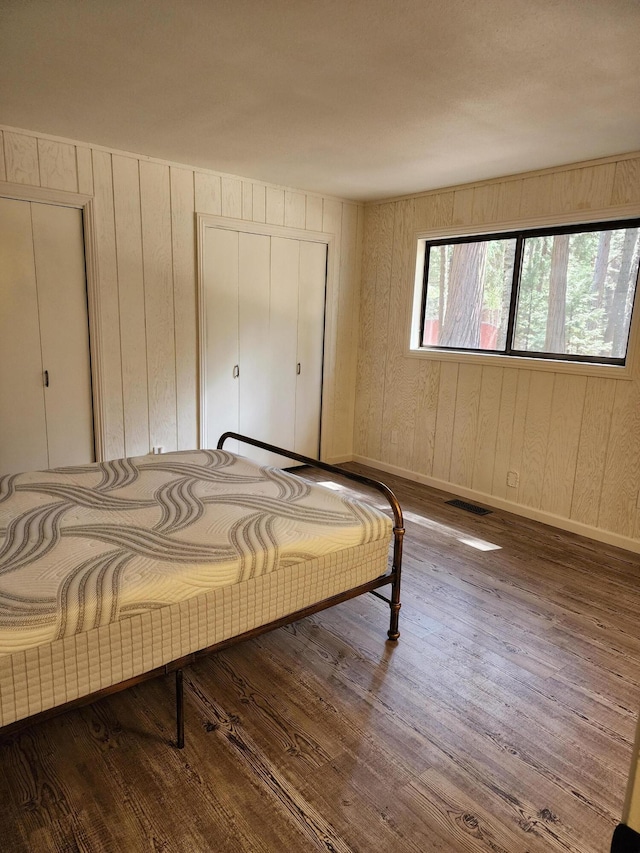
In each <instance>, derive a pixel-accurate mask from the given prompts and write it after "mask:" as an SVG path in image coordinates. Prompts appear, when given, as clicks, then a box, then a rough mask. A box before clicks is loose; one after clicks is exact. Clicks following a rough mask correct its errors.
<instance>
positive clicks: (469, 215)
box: [354, 155, 640, 550]
mask: <svg viewBox="0 0 640 853" xmlns="http://www.w3.org/2000/svg"><path fill="white" fill-rule="evenodd" d="M625 205H629V206H635V205H637V206H638V210H640V156H631V155H624V156H622V157H620V158H619V159H617V160H616V159H615V158H607V159H606V160H603V161H599V162H595V163H592V164H588V165H577V166H572V167H566V168H561V169H554V170H547V171H545V172H541V173H535V174H533V173H532V174H527V175H523V176H514V177H509V178H505V179H503V180H495V181H490V182H484V183H481V184H476V185H471V186H462V187H455V188H452V189H446V190H442V191H437V192H430V193H426V194H422V195H419V196H414V197H411V198H403V199H400V200H397V201H391V202H385V203H380V204H373V205H368V206H367V207H366V210H365V233H364V251H363V275H362V288H361V311H360V335H359V351H358V374H357V386H356V387H357V396H356V421H355V435H354V445H355V447H354V450H355V454H356V458H357V459H358V460H359V461H363V462H368V463H369V464H373V465H376V466H378V467H381V468H383V469H384V468H386V469H387V470H391V471H396V472H397V473H404V474H405V475H406V476H410V477H414V478H415V479H418V480H422V481H423V482H427V483H430V484H432V485H436V486H440V487H442V488H446V489H449V490H450V491H453V492H455V493H458V494H463V495H466V496H470V497H476V498H477V499H478V500H482V499H484V500H485V501H487V502H493V503H494V504H496V505H501V506H505V507H507V508H511V509H513V511H515V512H522V513H523V514H526V515H529V516H531V517H534V518H540V519H543V520H547V521H549V522H550V523H555V524H559V526H563V527H568V528H569V529H574V530H577V531H579V532H583V533H591V535H595V536H596V537H597V538H605V539H608V540H609V541H616V542H618V541H619V544H625V545H626V546H627V547H631V548H634V549H635V548H636V546H639V547H638V549H639V550H640V509H639V507H638V495H639V489H640V369H639V368H638V365H636V367H635V369H634V372H633V378H632V380H631V381H629V380H623V379H613V378H602V377H596V376H586V375H570V374H567V373H562V372H558V373H555V372H549V371H543V370H539V369H538V370H536V368H535V364H533V365H532V366H531V368H530V369H517V368H515V367H513V366H510V364H509V361H508V360H507V359H505V360H504V361H500V364H499V365H497V366H496V365H495V363H492V364H486V365H484V364H477V363H469V362H468V361H467V362H465V360H464V359H462V358H461V359H460V360H457V361H445V360H432V359H423V358H420V357H410V356H408V355H407V349H408V334H409V331H408V330H409V325H408V321H409V317H410V313H411V307H412V298H413V288H414V274H415V264H416V246H417V234H418V233H420V232H422V233H425V234H426V233H427V232H428V231H429V229H433V230H435V229H443V228H448V227H452V228H454V227H460V226H467V225H468V226H469V227H470V228H473V227H474V226H479V227H484V226H487V225H490V224H493V223H500V224H502V223H506V222H512V223H513V222H518V221H520V222H522V221H531V220H532V219H534V218H540V219H542V218H543V217H549V221H552V219H553V217H554V216H566V215H567V214H573V213H574V212H575V219H574V221H580V217H581V214H582V212H583V211H588V210H602V211H607V210H613V209H618V208H621V207H624V206H625ZM509 470H515V471H517V472H518V473H519V475H520V481H519V486H518V487H516V488H510V487H508V486H507V482H506V476H507V471H509Z"/></svg>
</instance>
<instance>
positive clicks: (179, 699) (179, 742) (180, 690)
mask: <svg viewBox="0 0 640 853" xmlns="http://www.w3.org/2000/svg"><path fill="white" fill-rule="evenodd" d="M176 746H177V747H178V749H183V748H184V679H183V675H182V670H181V669H176Z"/></svg>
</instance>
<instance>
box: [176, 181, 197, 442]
mask: <svg viewBox="0 0 640 853" xmlns="http://www.w3.org/2000/svg"><path fill="white" fill-rule="evenodd" d="M170 173H171V174H170V179H171V240H172V247H173V304H174V312H175V328H176V400H177V406H178V411H177V418H178V450H189V449H191V448H195V447H197V446H198V403H197V401H198V387H197V377H198V353H197V340H198V333H197V311H196V235H195V221H194V216H193V210H194V186H193V184H194V180H193V178H194V176H193V172H192V171H191V170H190V169H177V168H174V167H171V170H170Z"/></svg>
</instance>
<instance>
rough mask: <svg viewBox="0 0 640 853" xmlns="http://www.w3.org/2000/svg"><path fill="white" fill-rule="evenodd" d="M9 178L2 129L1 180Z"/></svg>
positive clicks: (0, 141) (0, 138) (0, 146)
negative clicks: (5, 162) (5, 163)
mask: <svg viewBox="0 0 640 853" xmlns="http://www.w3.org/2000/svg"><path fill="white" fill-rule="evenodd" d="M6 180H7V170H6V167H5V165H4V134H3V132H2V131H1V130H0V181H6Z"/></svg>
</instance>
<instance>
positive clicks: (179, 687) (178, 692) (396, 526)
mask: <svg viewBox="0 0 640 853" xmlns="http://www.w3.org/2000/svg"><path fill="white" fill-rule="evenodd" d="M227 439H234V440H237V441H240V442H241V443H243V444H249V445H252V446H253V447H259V448H261V449H262V450H267V451H269V452H270V453H276V454H278V455H279V456H284V457H286V458H288V459H293V460H295V461H296V462H300V463H302V464H303V465H309V466H310V467H313V468H319V469H320V470H322V471H328V472H330V473H333V474H338V475H339V476H341V477H347V478H348V479H350V480H354V481H355V482H356V483H360V484H361V485H364V486H369V487H371V488H373V489H376V490H377V491H379V492H381V493H382V494H383V495H384V497H385V498H386V500H387V501H388V502H389V505H390V507H391V510H392V512H393V522H394V523H393V537H394V539H393V560H392V565H391V568H390V569H389V570H388V571H387V572H386V573H385V574H383V575H381V576H380V577H378V578H374V579H373V580H371V581H367V582H366V583H364V584H361V585H360V586H357V587H354V588H353V589H349V590H346V591H345V592H341V593H339V594H338V595H333V596H331V598H326V599H324V600H322V601H318V602H316V603H315V604H312V605H309V606H308V607H305V608H303V609H302V610H296V611H295V612H294V613H290V614H288V615H287V616H283V617H281V618H280V619H276V620H274V621H273V622H268V623H266V624H265V625H259V626H258V627H256V628H252V629H251V630H249V631H245V632H244V633H243V634H237V635H236V636H234V637H228V638H227V639H226V640H222V641H221V642H219V643H215V644H214V645H211V646H207V647H206V648H203V649H198V651H195V652H191V653H190V654H188V655H186V656H185V657H182V658H178V659H177V660H173V661H171V662H170V663H167V664H163V665H162V666H160V667H157V668H156V669H153V670H149V671H148V672H144V673H141V674H140V675H137V676H134V677H133V678H129V679H127V680H126V681H122V682H120V683H119V684H114V685H111V686H109V687H105V688H104V689H102V690H98V691H96V692H94V693H91V694H89V695H87V696H81V697H79V698H78V699H74V700H73V701H71V702H66V703H64V704H63V705H58V706H56V707H55V708H50V709H48V710H46V711H42V712H41V713H39V714H34V715H33V716H31V717H26V718H25V719H22V720H17V721H16V722H15V723H9V725H7V726H4V727H3V728H2V729H0V737H4V736H5V735H9V734H12V733H13V732H16V731H20V730H22V729H24V728H26V727H29V726H31V725H33V724H34V723H37V722H40V721H41V720H45V719H49V718H50V717H54V716H57V715H58V714H61V713H64V711H67V710H71V709H72V708H77V707H80V706H82V705H88V704H90V703H91V702H95V701H96V700H98V699H101V698H103V697H104V696H108V695H110V694H111V693H117V692H119V691H120V690H125V689H126V688H127V687H133V686H134V685H135V684H140V683H141V682H143V681H147V680H149V679H151V678H156V677H158V676H161V675H167V674H168V673H170V672H175V685H176V689H175V697H176V746H177V747H178V749H182V748H183V747H184V673H183V670H184V667H185V666H188V665H189V664H191V663H194V662H195V661H196V660H197V659H198V658H200V657H202V656H204V655H208V654H211V653H212V652H216V651H220V650H222V649H225V648H228V647H229V646H233V645H235V644H236V643H240V642H242V641H243V640H248V639H250V638H251V637H257V636H259V635H260V634H264V633H267V632H268V631H272V630H273V629H274V628H280V627H282V626H283V625H289V624H290V623H291V622H297V621H298V619H302V618H304V617H305V616H311V615H312V614H313V613H318V612H319V611H321V610H326V609H327V608H329V607H333V605H335V604H340V603H341V602H343V601H348V600H349V599H351V598H356V597H357V596H359V595H362V594H363V593H365V592H370V593H371V594H372V595H375V596H376V597H377V598H380V599H381V600H382V601H385V602H386V603H387V604H388V605H389V608H390V611H391V613H390V621H389V630H388V631H387V636H388V638H389V641H392V642H395V641H397V640H398V637H399V636H400V632H399V630H398V621H399V614H400V575H401V567H402V542H403V537H404V532H405V531H404V521H403V517H402V509H401V507H400V504H399V503H398V499H397V498H396V496H395V494H394V493H393V492H392V491H391V489H390V488H389V487H388V486H386V485H385V484H384V483H381V482H379V481H378V480H372V479H371V478H370V477H365V476H364V475H362V474H357V473H355V472H353V471H347V470H344V469H343V468H339V467H337V466H336V465H330V464H329V463H328V462H321V461H320V460H319V459H313V458H311V457H310V456H303V455H302V454H300V453H294V452H293V451H291V450H285V449H284V448H282V447H277V446H276V445H273V444H267V443H266V442H264V441H258V440H257V439H255V438H250V437H249V436H246V435H240V434H239V433H236V432H225V433H223V435H221V436H220V438H219V440H218V444H217V449H218V450H222V447H223V445H224V443H225V441H227ZM389 585H390V586H391V593H390V597H387V596H385V595H382V594H381V593H380V592H378V590H379V589H380V588H381V587H383V586H389Z"/></svg>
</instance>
